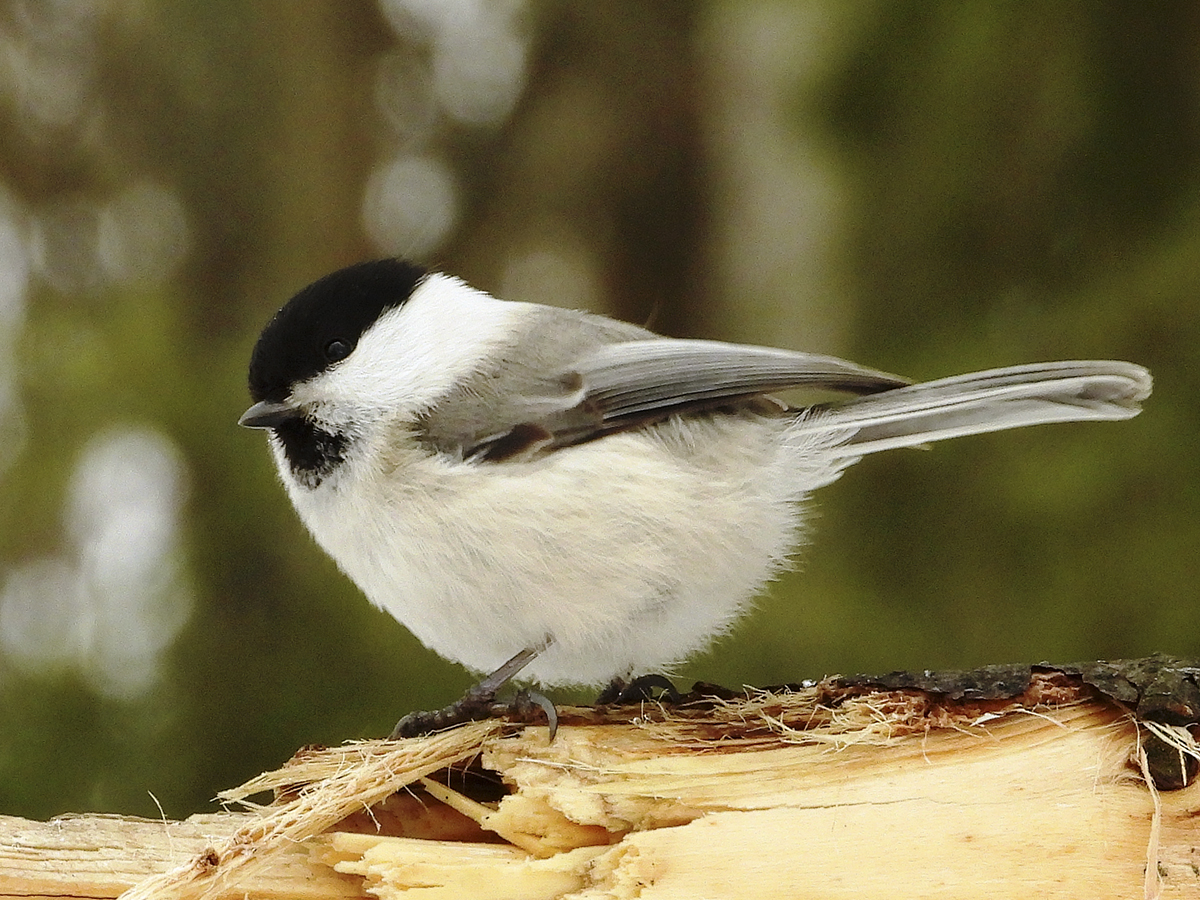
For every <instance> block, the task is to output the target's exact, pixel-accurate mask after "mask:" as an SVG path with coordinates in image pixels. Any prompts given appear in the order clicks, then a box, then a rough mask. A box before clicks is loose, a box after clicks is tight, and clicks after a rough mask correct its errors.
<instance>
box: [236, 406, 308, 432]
mask: <svg viewBox="0 0 1200 900" xmlns="http://www.w3.org/2000/svg"><path fill="white" fill-rule="evenodd" d="M303 415H304V413H303V412H301V411H300V410H299V409H297V408H296V407H294V406H289V405H288V404H286V403H276V402H275V401H274V400H259V401H258V402H257V403H255V404H254V405H253V406H252V407H250V408H249V409H248V410H246V411H245V412H244V413H242V417H241V418H240V419H238V424H239V425H244V426H245V427H246V428H275V427H277V426H279V425H282V424H283V423H285V422H290V421H291V420H292V419H298V418H300V417H301V416H303Z"/></svg>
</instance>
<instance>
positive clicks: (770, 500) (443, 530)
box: [239, 258, 1152, 733]
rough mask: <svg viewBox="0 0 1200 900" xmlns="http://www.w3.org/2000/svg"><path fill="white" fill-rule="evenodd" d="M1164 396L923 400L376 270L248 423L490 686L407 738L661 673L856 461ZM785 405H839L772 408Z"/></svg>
mask: <svg viewBox="0 0 1200 900" xmlns="http://www.w3.org/2000/svg"><path fill="white" fill-rule="evenodd" d="M1151 387H1152V380H1151V376H1150V373H1149V372H1148V371H1147V370H1146V369H1145V368H1143V367H1141V366H1139V365H1135V364H1133V363H1129V362H1121V361H1109V360H1075V361H1059V362H1045V363H1032V364H1021V365H1013V366H1007V367H1003V368H996V369H990V370H987V371H980V372H974V373H970V374H965V375H956V376H952V377H948V378H941V379H938V380H935V381H928V382H923V383H912V382H910V381H909V380H908V379H905V378H901V377H899V376H896V375H893V374H890V373H887V372H883V371H878V370H875V369H871V368H867V367H865V366H860V365H858V364H856V363H853V362H849V361H846V360H842V359H838V358H836V357H832V356H825V355H817V354H811V353H802V352H797V351H793V350H785V349H776V348H771V347H759V346H750V345H744V344H734V343H726V342H721V341H711V340H690V339H681V338H671V337H664V336H661V335H658V334H656V333H654V332H652V331H650V330H647V329H646V328H643V327H640V326H638V325H634V324H630V323H626V322H621V321H618V320H615V319H612V318H609V317H606V316H602V315H598V314H595V313H591V312H587V311H581V310H573V309H566V308H561V307H554V306H547V305H541V304H536V303H527V302H519V301H514V300H502V299H497V298H495V297H493V296H491V295H490V294H488V293H486V292H484V291H480V290H477V289H475V288H472V287H470V286H469V285H468V284H466V283H465V282H464V281H462V280H461V279H459V278H457V277H454V276H452V275H448V274H445V273H442V272H439V271H435V270H431V269H427V268H425V267H423V266H421V265H419V264H417V263H414V262H411V261H407V260H403V259H395V258H385V259H375V260H369V261H366V262H361V263H358V264H355V265H351V266H348V267H346V268H342V269H340V270H338V271H335V272H333V273H331V274H329V275H326V276H325V277H323V278H321V279H319V280H317V281H315V282H313V283H312V284H310V285H308V286H307V287H305V288H303V289H302V290H300V291H299V292H298V293H297V294H296V295H295V296H293V297H292V298H291V299H290V300H289V301H288V302H287V303H286V304H284V305H283V306H282V308H280V309H279V310H278V312H276V313H275V314H274V316H273V317H272V318H271V319H270V321H269V322H268V323H267V325H266V326H265V328H264V329H263V330H262V333H261V335H260V336H259V338H258V341H257V343H256V344H255V346H254V349H253V352H252V354H251V359H250V366H249V391H250V396H251V399H252V401H253V405H251V406H250V407H249V409H247V410H246V412H245V413H244V414H243V415H242V416H241V418H240V420H239V423H240V424H241V425H243V426H247V427H250V428H257V429H264V430H265V431H266V432H267V435H268V444H269V446H270V451H271V455H272V457H273V460H274V463H275V466H276V468H277V470H278V474H279V478H280V480H281V481H282V484H283V487H284V488H285V490H286V492H287V495H288V497H289V498H290V500H291V502H292V504H293V505H294V507H295V509H296V511H297V513H298V515H299V517H300V519H301V520H302V521H303V523H304V525H305V526H306V527H307V529H308V530H309V531H310V532H311V534H312V536H313V537H314V538H315V540H316V542H317V544H318V545H320V547H321V548H323V549H324V551H325V552H326V553H328V554H329V556H331V557H332V558H333V559H334V561H335V562H336V563H337V565H338V567H339V568H340V569H341V571H342V572H343V573H345V575H346V576H347V577H349V578H350V580H351V581H353V582H354V583H355V584H356V585H357V586H358V588H359V589H360V590H361V591H362V593H363V594H365V595H366V597H367V598H368V600H369V601H370V602H371V603H372V604H374V605H375V606H377V607H379V608H380V609H383V610H385V611H386V612H388V613H390V614H391V615H392V616H393V617H394V618H395V619H397V620H398V621H399V622H400V623H402V624H403V625H404V626H405V627H406V628H408V629H409V631H411V632H412V633H413V634H414V635H415V636H416V637H417V638H418V639H419V640H420V641H421V642H422V643H423V644H424V645H425V646H426V647H428V648H429V649H431V650H433V651H434V652H435V653H437V654H439V655H440V656H442V657H444V658H446V659H448V660H452V661H454V662H457V663H460V664H462V665H463V666H465V667H466V668H467V669H469V670H471V671H472V672H475V673H480V674H482V675H484V676H486V677H484V678H483V679H482V680H481V681H480V683H479V684H478V685H476V687H475V688H473V689H472V691H470V692H468V695H467V696H466V697H464V698H463V699H462V700H461V701H459V702H458V703H457V704H451V705H450V706H448V707H447V708H446V710H443V711H437V712H438V715H434V714H422V715H424V716H425V717H424V718H421V717H420V716H418V717H417V718H416V719H411V718H410V719H409V720H408V721H409V725H408V726H407V727H405V725H404V721H402V722H401V724H400V725H398V726H397V732H396V733H415V732H414V728H415V729H416V730H417V731H419V730H422V729H426V728H428V727H432V726H438V725H441V724H443V723H451V722H453V721H458V720H460V719H463V718H475V717H479V716H481V715H484V714H485V713H484V712H481V711H480V710H482V709H485V708H490V704H491V703H492V701H493V700H494V697H495V695H496V693H497V691H498V690H499V689H500V688H501V687H503V686H504V685H505V683H507V682H508V681H510V680H513V679H516V678H518V676H519V679H520V680H521V681H522V682H524V683H527V684H529V685H531V686H536V687H541V688H554V687H561V686H568V685H570V686H586V685H606V684H611V683H617V684H620V683H623V682H624V681H625V680H626V679H629V678H633V677H634V676H636V675H639V674H645V673H663V672H665V671H669V669H670V667H671V666H673V665H675V664H677V663H679V662H680V661H682V660H684V659H686V658H687V657H689V656H691V655H692V654H694V653H696V652H698V651H700V650H702V649H704V648H705V647H707V646H708V645H709V644H710V643H711V642H712V641H713V640H714V638H716V637H718V636H720V635H722V634H724V633H726V632H727V631H728V630H729V629H730V627H731V626H732V625H733V624H734V623H735V622H737V621H739V620H740V619H741V618H742V617H743V616H744V615H745V614H747V612H748V611H749V610H750V609H751V607H752V605H753V601H754V599H755V597H756V596H757V595H758V594H759V593H760V591H761V590H762V589H763V587H764V585H765V584H766V583H767V582H768V581H769V580H770V579H772V578H773V577H774V576H776V575H777V574H778V573H779V572H780V571H781V570H782V569H784V568H785V567H786V566H787V565H788V564H789V561H790V560H791V558H792V555H793V553H794V550H795V548H796V546H797V543H798V541H799V538H800V536H801V535H802V533H803V529H804V526H805V516H804V510H805V501H806V500H807V499H808V498H809V497H810V495H811V494H812V492H813V491H814V490H816V489H818V488H821V487H823V486H825V485H827V484H829V483H831V482H833V481H835V480H836V479H837V478H838V477H839V476H840V475H841V474H842V472H843V471H844V470H845V469H846V468H847V467H849V466H850V465H852V464H853V463H855V462H857V461H859V460H860V459H862V458H863V457H864V456H867V455H869V454H872V453H875V452H878V451H882V450H888V449H893V448H902V447H918V446H925V445H927V444H930V443H933V442H936V441H940V440H943V439H946V438H953V437H959V436H964V435H971V434H979V433H983V432H991V431H998V430H1003V429H1009V428H1017V427H1022V426H1027V425H1036V424H1041V423H1049V422H1068V421H1084V420H1096V421H1102V420H1124V419H1129V418H1131V417H1133V416H1135V415H1137V414H1138V412H1139V411H1140V409H1141V403H1142V401H1144V400H1145V399H1146V398H1147V397H1149V395H1150V392H1151ZM793 388H804V389H813V390H818V391H822V392H825V393H827V394H833V395H836V396H838V397H844V399H841V400H840V402H829V401H824V402H820V403H813V404H812V405H808V406H801V407H795V406H792V405H789V404H788V403H785V402H783V401H782V400H780V399H778V398H777V397H776V396H774V395H775V394H776V393H778V392H781V391H785V390H789V389H793ZM534 697H535V701H536V702H537V703H538V704H539V705H542V706H543V707H544V706H545V705H546V704H545V703H542V700H544V697H542V695H541V694H535V695H534ZM413 722H416V724H415V725H413Z"/></svg>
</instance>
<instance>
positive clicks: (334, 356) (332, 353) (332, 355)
mask: <svg viewBox="0 0 1200 900" xmlns="http://www.w3.org/2000/svg"><path fill="white" fill-rule="evenodd" d="M353 349H354V348H353V347H351V346H350V342H349V341H347V340H344V339H342V338H334V339H333V340H331V341H326V342H325V348H324V350H325V359H327V360H328V361H329V362H338V361H339V360H343V359H345V358H346V357H347V356H349V355H350V351H351V350H353Z"/></svg>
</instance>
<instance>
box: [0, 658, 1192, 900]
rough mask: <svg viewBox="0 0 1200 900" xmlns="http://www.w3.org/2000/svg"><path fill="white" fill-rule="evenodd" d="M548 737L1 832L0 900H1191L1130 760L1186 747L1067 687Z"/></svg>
mask: <svg viewBox="0 0 1200 900" xmlns="http://www.w3.org/2000/svg"><path fill="white" fill-rule="evenodd" d="M562 712H563V719H564V724H563V725H562V727H561V728H560V729H559V733H558V736H557V737H556V738H555V740H554V741H553V742H551V741H549V740H548V734H547V729H546V728H545V727H533V726H529V727H526V726H513V725H508V724H505V723H501V722H482V723H473V724H470V725H467V726H463V727H461V728H458V729H455V730H453V731H449V732H446V733H443V734H439V735H434V736H431V737H426V738H419V739H412V740H407V741H398V742H383V741H375V742H364V743H358V744H351V745H347V746H345V747H340V748H334V749H328V750H306V751H303V752H301V753H298V754H297V755H296V757H294V758H293V760H291V761H290V762H289V763H288V764H287V765H285V766H284V767H282V768H281V769H279V770H277V771H275V772H271V773H267V774H266V775H263V776H261V777H259V778H257V779H255V780H253V781H251V782H249V783H248V784H246V785H243V786H242V787H241V788H239V789H237V790H235V791H231V792H229V793H228V795H227V799H228V800H230V801H233V800H244V799H246V798H250V797H253V796H255V795H257V794H259V793H262V792H265V791H270V792H273V793H274V794H275V799H274V800H273V801H272V802H271V803H269V804H268V805H265V806H261V807H255V808H253V809H251V810H250V811H248V812H230V813H222V814H217V815H211V816H203V817H193V818H192V819H189V820H187V821H186V822H179V823H167V822H153V821H146V820H126V819H119V818H116V817H110V816H80V817H70V818H67V819H60V820H54V821H52V822H50V823H31V822H25V821H21V820H12V819H9V820H0V897H30V896H34V897H55V898H62V897H82V896H87V897H114V896H117V895H118V894H120V893H121V891H122V890H126V889H128V890H127V893H126V894H124V896H125V897H127V898H129V900H138V898H151V897H152V898H156V900H171V898H234V897H237V898H242V897H249V898H284V897H289V898H304V900H308V898H313V900H316V898H326V897H328V898H350V897H367V898H370V897H378V898H399V897H406V896H410V895H411V896H419V897H422V898H432V900H441V898H472V900H491V898H496V900H499V898H558V897H571V898H579V900H582V898H588V900H598V898H612V900H616V898H622V900H624V898H638V900H664V898H688V900H693V898H698V897H705V898H741V897H753V898H774V897H780V898H783V897H786V898H797V897H802V898H814V900H842V898H851V897H853V898H856V900H860V898H870V897H887V898H895V897H935V898H941V897H946V898H949V897H955V898H974V897H978V898H1009V897H1014V898H1015V897H1020V898H1027V897H1033V896H1036V897H1039V898H1089V900H1091V898H1096V897H1139V896H1140V897H1162V898H1192V897H1195V898H1200V824H1198V823H1200V783H1192V784H1190V785H1188V786H1187V787H1184V788H1182V789H1180V790H1175V791H1169V792H1160V791H1158V790H1156V789H1155V788H1154V787H1153V785H1151V784H1149V783H1148V781H1147V778H1146V774H1147V772H1148V771H1149V769H1148V765H1147V763H1146V759H1145V755H1144V753H1143V752H1142V749H1141V748H1143V747H1144V746H1145V744H1146V742H1147V738H1148V729H1153V730H1154V731H1155V732H1156V734H1157V737H1158V738H1166V739H1167V740H1169V741H1172V742H1174V744H1175V745H1176V746H1177V747H1178V748H1179V752H1180V753H1183V754H1188V753H1195V752H1196V746H1195V743H1194V741H1192V738H1191V734H1190V732H1189V731H1188V729H1187V728H1185V727H1177V728H1169V727H1167V726H1148V725H1146V724H1145V723H1139V722H1137V721H1136V720H1135V719H1134V718H1133V717H1132V715H1131V714H1130V713H1129V711H1128V710H1127V709H1125V708H1124V707H1123V706H1121V705H1120V704H1118V703H1115V702H1113V701H1111V700H1109V699H1107V698H1105V697H1103V696H1101V695H1098V694H1097V693H1096V692H1095V691H1092V690H1088V689H1085V688H1084V687H1083V686H1081V685H1079V684H1077V683H1073V682H1071V681H1070V680H1069V679H1063V678H1061V677H1058V678H1046V679H1043V680H1042V681H1041V682H1040V683H1039V684H1037V685H1035V686H1034V687H1033V688H1031V690H1030V691H1028V692H1026V694H1025V695H1023V696H1021V697H1018V698H1015V699H1012V700H1000V701H986V702H959V703H954V702H951V701H948V700H946V699H945V698H944V697H936V696H930V695H926V694H922V692H920V691H869V690H866V691H861V692H858V693H855V694H854V695H853V696H845V697H842V698H840V699H838V700H837V701H836V702H831V701H830V695H829V693H828V691H823V690H822V689H821V688H811V689H806V690H801V691H797V692H793V693H786V694H754V695H752V696H750V697H749V698H745V699H742V700H739V701H727V702H726V701H714V702H710V703H708V704H706V705H702V706H701V707H698V708H695V709H686V708H685V709H682V710H678V709H677V710H663V709H661V708H659V707H658V706H656V705H654V704H648V705H646V706H645V707H644V708H643V709H641V710H638V709H632V710H631V709H629V708H625V709H622V710H618V711H612V710H610V711H604V710H599V711H598V710H591V709H568V710H563V711H562ZM1156 739H1157V738H1156ZM138 879H141V880H140V881H139V880H138ZM410 892H413V893H411V894H410Z"/></svg>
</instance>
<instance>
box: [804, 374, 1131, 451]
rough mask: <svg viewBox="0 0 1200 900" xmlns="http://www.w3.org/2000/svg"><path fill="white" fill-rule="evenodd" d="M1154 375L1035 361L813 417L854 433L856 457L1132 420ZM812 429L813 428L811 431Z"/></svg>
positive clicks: (851, 445)
mask: <svg viewBox="0 0 1200 900" xmlns="http://www.w3.org/2000/svg"><path fill="white" fill-rule="evenodd" d="M1152 383H1153V382H1152V379H1151V377H1150V373H1149V372H1148V371H1146V370H1145V369H1144V368H1142V367H1141V366H1138V365H1134V364H1133V363H1127V362H1115V361H1111V360H1083V361H1070V362H1050V363H1033V364H1031V365H1024V366H1009V367H1007V368H1003V369H989V370H988V371H986V372H973V373H971V374H968V375H956V376H954V377H952V378H942V379H940V380H938V381H927V382H925V383H923V384H913V385H907V386H905V387H900V388H895V389H893V390H889V391H883V392H882V393H878V394H871V395H869V396H865V397H860V398H856V399H854V400H851V401H849V402H847V403H844V404H842V405H840V406H837V407H835V408H833V409H831V410H829V411H828V412H827V413H825V414H824V415H820V416H814V417H812V418H811V419H809V421H808V423H807V424H808V425H809V426H810V427H812V428H814V429H816V430H831V431H843V430H845V431H852V432H853V434H852V436H851V437H850V438H849V439H848V440H847V441H846V442H845V443H844V444H842V445H841V447H842V450H843V452H844V454H845V456H846V457H847V459H846V463H847V464H849V462H851V461H852V460H853V459H857V458H859V457H862V456H865V455H866V454H868V453H875V452H877V451H879V450H890V449H891V448H893V447H914V446H919V445H921V444H927V443H930V442H932V441H940V440H944V439H946V438H953V437H961V436H963V435H968V434H982V433H984V432H988V431H1002V430H1004V429H1006V428H1021V427H1024V426H1025V425H1040V424H1043V423H1046V422H1079V421H1088V420H1098V421H1106V420H1121V419H1130V418H1133V417H1134V416H1136V415H1137V414H1138V413H1139V412H1141V406H1140V405H1139V404H1140V403H1141V401H1143V400H1145V399H1146V398H1147V397H1149V396H1150V389H1151V386H1152ZM805 430H806V431H808V428H806V429H805Z"/></svg>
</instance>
